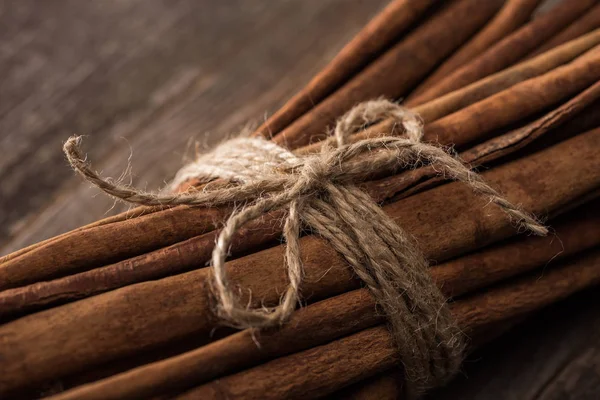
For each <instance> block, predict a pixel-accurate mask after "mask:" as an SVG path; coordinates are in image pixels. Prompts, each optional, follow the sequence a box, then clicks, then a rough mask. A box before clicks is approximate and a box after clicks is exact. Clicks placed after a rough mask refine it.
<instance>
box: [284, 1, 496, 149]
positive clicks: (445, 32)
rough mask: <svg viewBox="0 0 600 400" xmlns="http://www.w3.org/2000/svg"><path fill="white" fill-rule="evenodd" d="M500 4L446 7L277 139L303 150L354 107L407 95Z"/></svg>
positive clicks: (452, 4) (464, 3) (469, 3)
mask: <svg viewBox="0 0 600 400" xmlns="http://www.w3.org/2000/svg"><path fill="white" fill-rule="evenodd" d="M501 5H502V1H498V0H489V1H484V2H482V1H476V0H458V1H453V2H450V3H449V4H445V6H444V7H443V8H442V9H441V10H439V12H437V13H436V14H435V15H433V16H432V17H431V18H428V19H427V20H426V21H424V22H423V24H421V25H419V26H418V27H417V28H415V29H414V30H413V31H412V32H411V33H410V34H408V35H407V36H406V37H405V38H403V39H402V40H401V41H400V42H398V44H396V45H394V46H393V47H392V48H391V49H389V50H388V51H387V52H386V53H385V54H383V55H382V56H381V57H379V58H378V59H376V60H375V61H373V62H372V63H370V64H369V65H368V66H367V67H366V68H365V69H364V70H362V71H361V72H360V73H358V74H357V75H356V76H354V77H353V78H352V79H351V80H350V81H348V82H347V83H346V84H345V85H343V86H342V87H340V88H339V89H338V90H337V91H335V92H334V93H332V94H331V95H330V96H328V97H327V98H326V99H324V100H323V101H322V102H321V103H319V104H318V105H317V106H316V107H314V108H313V109H312V110H310V111H309V112H308V113H306V114H304V115H303V116H302V117H300V118H298V119H297V120H296V121H294V122H293V123H292V124H291V125H290V126H288V127H286V128H285V129H284V130H282V131H281V132H280V133H279V134H278V135H276V136H275V137H274V138H273V140H274V141H275V142H276V143H278V144H282V145H284V146H286V147H288V148H291V149H294V148H297V147H301V146H304V145H306V144H308V143H309V142H310V141H311V140H317V139H318V138H322V137H323V135H325V134H326V132H327V127H328V126H329V125H332V123H333V122H334V121H335V120H336V118H338V117H340V116H341V115H343V114H344V113H345V112H346V111H348V110H349V109H350V108H352V107H353V106H354V105H355V104H357V103H360V102H362V101H366V100H372V99H374V98H377V97H381V96H384V97H387V98H396V97H401V96H404V95H406V94H407V93H408V91H409V90H410V89H411V88H412V87H413V86H414V85H415V84H416V83H417V82H418V81H419V80H421V79H422V78H423V77H425V76H426V75H427V73H428V72H429V71H430V70H431V69H432V68H433V67H435V65H436V64H437V63H439V62H440V61H441V60H443V59H444V58H445V57H446V56H447V55H449V54H450V53H451V52H452V51H454V50H455V49H456V48H457V47H458V46H460V45H461V44H462V43H464V42H465V41H466V40H468V39H469V38H470V37H471V36H472V35H473V33H475V32H476V31H477V30H478V29H479V28H480V27H481V26H482V25H484V24H485V22H486V21H487V20H488V19H489V18H490V17H491V16H492V15H493V14H494V13H495V12H496V11H497V10H498V9H499V8H500V6H501ZM457 21H460V23H457ZM449 32H452V34H449Z"/></svg>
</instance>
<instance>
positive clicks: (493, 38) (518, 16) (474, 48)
mask: <svg viewBox="0 0 600 400" xmlns="http://www.w3.org/2000/svg"><path fill="white" fill-rule="evenodd" d="M541 2H542V1H541V0H508V1H506V3H504V6H503V7H502V8H501V9H500V11H498V14H496V16H495V17H494V18H493V19H492V20H491V21H490V22H489V23H488V24H487V25H486V26H484V27H483V29H482V30H481V31H479V32H478V33H477V34H476V35H475V36H473V38H472V39H471V40H469V41H468V42H467V43H466V44H465V45H464V46H462V47H461V48H460V49H458V50H457V51H456V52H455V53H454V54H453V55H452V56H450V57H449V58H448V59H447V60H446V61H444V62H443V63H442V65H440V66H439V67H438V68H437V69H436V70H435V71H434V72H433V73H431V74H430V75H429V76H428V77H427V79H425V80H424V81H423V82H422V83H421V84H420V85H419V86H417V88H416V89H415V90H413V91H412V92H411V94H410V95H409V96H408V97H407V98H408V99H410V98H411V97H414V96H416V95H418V94H420V93H422V92H423V91H425V90H426V89H428V88H430V87H431V86H432V85H434V84H435V83H437V82H438V81H440V80H441V79H443V78H445V77H446V76H447V75H449V74H451V73H452V72H454V70H456V69H457V68H459V67H461V66H463V65H464V64H467V63H468V62H470V61H471V60H472V59H473V58H475V57H476V56H478V55H479V54H481V53H483V52H484V51H485V50H487V49H488V48H489V47H490V46H491V45H493V44H494V43H496V42H498V41H499V40H501V39H503V38H504V37H505V36H506V35H508V34H509V33H511V32H513V31H514V30H515V29H517V28H519V27H520V26H521V25H523V24H524V23H526V22H527V21H528V20H529V17H530V16H531V13H532V12H533V10H535V8H536V7H537V6H538V5H539V4H540V3H541Z"/></svg>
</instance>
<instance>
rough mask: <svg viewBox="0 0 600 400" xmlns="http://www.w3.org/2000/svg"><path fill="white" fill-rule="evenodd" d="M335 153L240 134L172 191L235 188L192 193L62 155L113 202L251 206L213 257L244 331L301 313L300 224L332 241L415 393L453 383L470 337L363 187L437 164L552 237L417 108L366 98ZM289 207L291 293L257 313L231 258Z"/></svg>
mask: <svg viewBox="0 0 600 400" xmlns="http://www.w3.org/2000/svg"><path fill="white" fill-rule="evenodd" d="M386 118H393V119H394V120H395V121H396V122H397V123H398V124H399V125H400V126H402V127H403V128H404V131H405V132H404V133H405V135H404V137H392V136H386V137H378V138H373V139H366V140H362V141H359V142H356V143H350V144H347V143H346V142H347V139H348V137H349V135H351V134H353V133H355V132H356V131H357V130H360V129H363V128H364V126H365V125H369V124H373V123H375V122H377V121H380V120H382V119H386ZM334 135H335V138H336V142H337V147H331V146H324V147H323V149H322V151H321V152H320V153H319V154H315V155H308V156H303V157H298V156H296V155H294V154H293V153H291V152H290V151H288V150H286V149H283V148H281V147H279V146H277V145H275V144H274V143H272V142H269V141H266V140H264V139H254V138H238V139H233V140H230V141H227V142H225V143H223V144H222V145H220V146H218V147H217V148H216V149H215V150H213V151H212V152H210V153H208V154H206V155H204V156H201V157H200V158H199V159H198V160H196V161H195V162H193V163H191V164H190V165H188V166H186V167H184V168H183V169H182V170H181V171H180V172H179V173H178V174H177V176H176V178H175V180H174V182H173V186H176V185H178V184H180V183H182V182H184V181H186V180H187V179H189V178H190V177H194V178H203V179H205V180H211V179H214V178H222V179H226V180H228V181H230V182H234V183H236V185H234V186H229V187H221V188H217V189H214V190H211V189H206V190H203V191H196V192H189V193H183V194H152V193H144V192H141V191H139V190H137V189H132V188H129V187H126V186H120V185H116V184H113V183H110V182H108V181H106V180H104V179H102V178H100V177H99V176H98V174H96V173H95V172H94V171H93V170H92V169H91V166H90V165H89V164H88V163H87V162H86V161H85V159H84V157H83V156H82V154H81V152H80V150H79V147H78V146H79V144H80V141H81V138H80V137H72V138H70V139H69V140H68V141H67V142H66V143H65V145H64V151H65V153H66V155H67V157H68V159H69V162H70V163H71V165H72V167H73V168H74V169H75V170H76V171H77V172H79V173H80V174H81V175H83V176H84V177H85V179H86V180H88V181H89V182H91V183H93V184H94V185H96V186H97V187H99V188H100V189H101V190H103V191H104V192H106V193H107V194H109V195H110V196H112V197H114V198H116V199H119V200H122V201H125V202H128V203H135V204H142V205H148V206H152V205H180V204H185V205H190V206H218V205H224V204H233V203H240V202H242V203H243V204H246V205H245V206H244V207H243V208H241V209H240V210H239V211H236V212H234V213H233V214H232V215H231V216H230V217H229V219H228V220H227V222H226V224H225V226H224V228H223V229H222V230H221V232H220V233H219V236H218V239H217V242H216V245H215V248H214V250H213V253H212V267H213V272H214V283H213V287H214V291H215V294H216V297H217V299H218V309H217V313H218V315H219V316H220V317H221V318H222V319H223V320H225V321H227V322H228V323H229V324H231V325H233V326H235V327H239V328H262V327H270V326H274V325H278V324H281V323H284V322H285V321H286V320H287V319H288V318H289V317H290V315H291V314H292V313H293V312H294V310H295V308H296V305H297V303H298V300H299V296H300V294H299V293H300V287H301V283H302V278H303V275H304V272H303V266H302V258H301V248H300V234H301V228H302V226H306V227H309V228H311V229H312V230H314V231H316V232H317V233H318V234H320V235H321V236H322V237H324V238H325V239H327V240H328V241H329V242H330V243H331V244H332V246H333V247H334V248H335V249H336V250H337V251H338V252H339V253H340V254H341V255H342V256H343V257H344V258H345V259H346V261H347V262H348V264H349V265H350V266H351V267H352V268H353V270H354V272H355V273H356V274H357V275H358V277H359V278H360V279H362V280H363V281H364V282H365V284H366V285H367V286H368V288H369V289H370V291H371V293H372V294H373V296H374V297H375V298H376V300H377V301H378V304H380V305H381V307H382V308H383V310H384V312H385V314H386V315H387V317H388V321H389V322H390V325H391V328H392V332H393V335H394V338H395V341H396V344H397V346H398V352H399V356H400V359H401V360H402V363H403V364H404V367H405V368H404V369H405V374H406V377H407V382H408V385H407V387H408V389H409V393H412V394H413V395H416V394H419V393H421V392H422V391H423V390H425V389H427V388H429V387H433V386H438V385H440V384H442V383H444V382H445V381H447V380H448V379H449V378H450V377H451V376H453V375H454V374H455V373H456V372H457V371H458V369H459V367H460V363H461V362H462V359H463V349H464V344H463V343H464V341H463V337H462V334H461V332H460V330H459V328H458V326H457V325H456V323H455V322H454V320H453V318H452V316H451V315H450V312H449V310H448V307H447V306H446V299H445V298H444V297H443V296H442V294H441V293H440V291H439V289H438V288H437V287H436V286H435V284H434V283H433V282H432V280H431V278H430V275H429V274H428V272H427V262H426V260H425V259H424V257H423V255H422V254H421V252H420V251H419V249H418V246H417V245H416V244H415V243H413V241H412V240H411V238H410V236H409V235H408V234H407V233H405V232H404V231H403V230H402V229H401V228H400V226H399V225H397V224H396V223H395V222H393V221H392V220H391V219H390V218H389V217H388V216H387V215H385V213H384V212H383V211H382V209H381V208H380V207H379V206H378V205H377V204H376V203H375V202H374V201H373V200H372V199H371V198H370V197H369V196H368V195H367V194H366V193H365V192H363V191H362V190H360V189H359V188H358V187H357V186H356V183H357V182H361V181H364V180H365V179H367V178H368V177H369V175H371V174H372V173H373V172H374V171H381V170H397V169H399V168H411V167H413V168H414V167H416V166H418V165H420V164H422V163H428V164H433V165H435V166H437V167H438V168H439V169H440V171H441V172H442V173H444V174H446V175H447V176H449V177H450V178H452V179H454V180H458V181H462V182H464V183H466V184H468V185H469V186H470V187H471V188H472V189H473V190H474V191H475V192H476V193H478V194H481V195H484V196H487V197H488V198H489V200H490V201H491V202H492V203H495V204H497V205H498V206H499V207H500V208H502V210H504V212H505V213H506V214H508V216H509V217H510V218H512V219H514V220H515V221H517V222H518V223H519V224H520V225H522V226H524V227H525V228H526V229H528V230H530V231H532V232H534V233H535V234H538V235H545V234H546V233H547V229H546V228H545V227H544V226H542V225H541V224H540V223H539V222H538V221H537V220H536V219H535V218H534V217H533V216H531V215H529V214H528V213H526V212H525V211H523V210H521V209H519V208H518V207H516V206H514V205H512V204H511V203H510V202H509V201H508V200H506V199H505V198H503V197H501V196H500V195H499V194H498V193H497V192H496V191H495V190H494V189H493V188H491V187H490V186H489V185H487V184H486V183H485V182H484V181H483V179H482V177H481V176H480V175H478V174H477V173H475V172H473V171H471V170H470V169H469V168H467V167H466V166H464V165H463V164H462V163H461V162H460V161H459V160H458V159H456V158H454V157H452V156H451V155H449V154H448V153H446V152H445V151H444V150H443V149H442V148H440V147H438V146H435V145H432V144H427V143H423V142H422V141H421V140H422V137H423V125H422V123H421V121H420V120H419V118H418V117H417V116H416V115H415V114H413V113H412V112H410V111H409V110H407V109H405V108H402V107H400V106H398V105H396V104H394V103H391V102H389V101H386V100H375V101H369V102H365V103H361V104H359V105H357V106H356V107H354V108H353V109H352V110H350V111H349V112H348V113H347V114H346V115H344V116H343V117H342V118H340V120H339V121H338V122H337V125H336V127H335V130H334ZM280 209H285V210H286V211H287V216H286V218H285V224H284V227H283V237H284V239H285V242H286V249H285V260H286V266H287V274H288V278H289V286H288V288H287V290H286V291H285V293H284V294H283V296H282V298H281V301H280V304H279V305H277V306H275V307H270V308H266V307H262V308H248V307H247V306H245V305H243V304H241V303H240V300H239V298H238V297H237V296H236V294H235V293H234V291H233V290H232V288H231V285H230V283H229V279H228V276H227V270H226V268H225V259H226V256H227V253H228V249H229V247H230V245H231V241H232V239H233V237H234V235H235V233H236V232H237V231H238V230H239V229H240V228H241V227H242V226H244V225H245V224H247V223H248V222H250V221H252V220H254V219H256V218H259V217H260V216H262V215H264V214H266V213H269V212H271V211H275V210H280Z"/></svg>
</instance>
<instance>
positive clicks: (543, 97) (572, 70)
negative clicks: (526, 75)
mask: <svg viewBox="0 0 600 400" xmlns="http://www.w3.org/2000/svg"><path fill="white" fill-rule="evenodd" d="M595 50H596V49H592V50H590V51H589V52H588V53H586V54H584V55H583V56H581V57H579V58H577V59H576V60H574V61H572V62H571V63H569V64H567V65H564V66H561V67H558V68H555V69H554V70H552V71H550V72H547V73H546V74H544V75H542V76H539V77H536V78H532V79H529V80H526V81H524V82H521V83H518V84H516V85H514V86H513V87H511V88H509V89H507V90H504V91H502V92H500V93H498V94H495V95H493V96H491V97H488V98H486V99H484V100H482V101H480V102H477V103H475V104H472V105H470V106H468V107H466V108H464V109H462V110H460V111H458V112H455V113H453V114H450V115H448V116H446V117H444V118H442V119H439V120H437V121H435V122H433V123H431V124H429V125H428V126H427V127H426V128H425V137H426V139H427V140H428V141H436V142H439V143H452V138H456V137H457V136H458V135H457V134H456V133H455V132H456V131H459V130H460V132H461V134H460V141H458V140H454V141H453V143H454V145H455V146H456V147H457V148H461V147H464V146H465V145H467V144H469V143H472V142H473V141H475V140H481V138H482V136H483V137H485V136H484V135H482V134H485V133H491V132H492V129H494V128H491V127H492V126H493V127H495V128H496V129H497V128H498V127H505V126H508V125H509V124H511V123H513V122H515V121H519V120H521V119H523V118H525V117H527V116H530V115H533V114H534V113H536V112H539V111H541V110H543V109H544V108H545V107H548V106H550V105H552V104H556V103H559V102H560V101H562V100H564V99H566V98H567V97H569V96H572V95H574V94H576V93H578V92H580V91H582V90H584V89H586V88H587V87H588V86H590V85H592V84H594V83H596V82H597V81H598V77H599V76H600V51H595ZM540 85H543V86H540ZM467 115H477V116H478V118H467Z"/></svg>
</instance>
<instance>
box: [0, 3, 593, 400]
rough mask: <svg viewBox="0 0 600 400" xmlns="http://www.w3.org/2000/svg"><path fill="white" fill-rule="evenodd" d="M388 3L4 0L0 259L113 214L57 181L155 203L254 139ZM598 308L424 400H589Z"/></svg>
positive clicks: (512, 341)
mask: <svg viewBox="0 0 600 400" xmlns="http://www.w3.org/2000/svg"><path fill="white" fill-rule="evenodd" d="M385 3H386V0H327V1H323V0H286V1H271V0H228V1H217V0H212V1H211V0H171V1H167V0H164V1H159V0H126V1H125V0H102V1H96V2H88V1H79V0H47V1H36V0H1V1H0V89H1V90H0V146H1V148H0V150H1V153H0V154H2V156H1V157H0V182H2V184H1V185H0V255H3V254H6V253H9V252H11V251H13V250H17V249H19V248H21V247H23V246H25V245H28V244H31V243H34V242H36V241H39V240H42V239H45V238H47V237H51V236H53V235H56V234H59V233H62V232H64V231H66V230H69V229H72V228H75V227H77V226H80V225H82V224H85V223H88V222H92V221H95V220H97V219H99V218H101V217H103V216H105V215H109V214H111V213H115V212H116V211H119V210H122V209H123V206H121V205H117V206H115V207H114V208H113V203H112V202H111V201H110V200H108V199H107V198H106V197H104V196H103V195H100V194H98V192H97V191H95V190H93V189H91V188H89V185H86V184H83V183H81V181H80V180H79V179H78V178H76V177H75V176H74V174H73V173H72V171H70V169H69V168H68V166H67V163H66V161H65V159H64V157H63V155H62V152H61V146H62V142H63V141H64V140H65V139H66V138H67V137H68V136H70V135H72V134H74V133H77V134H84V135H86V136H87V137H86V140H85V142H84V143H85V144H84V145H85V149H86V151H87V152H88V154H89V157H90V159H92V160H93V161H94V165H95V167H96V168H97V169H99V170H102V171H103V172H104V174H105V175H108V176H115V177H118V176H119V175H120V174H121V173H122V171H123V170H125V168H126V167H127V165H128V159H129V158H130V160H131V171H132V173H131V174H130V175H127V176H126V177H125V179H126V180H127V181H129V180H131V182H132V183H133V184H134V185H136V186H142V187H147V188H148V189H156V188H159V187H161V186H162V185H163V184H164V182H165V181H167V180H169V179H170V178H171V177H172V176H173V174H174V172H175V171H176V170H177V169H178V168H179V167H180V166H181V165H182V164H183V163H184V161H185V160H186V157H190V156H193V152H194V149H193V146H191V143H193V141H194V140H197V141H199V142H200V143H204V144H206V145H210V144H211V143H214V141H216V140H218V139H219V138H223V137H226V136H227V135H230V134H233V133H235V132H238V131H239V130H240V129H241V128H243V127H244V126H246V125H248V124H258V123H260V122H261V121H262V119H263V118H264V116H265V115H267V114H269V113H272V112H273V111H274V110H276V109H277V107H279V106H280V105H281V104H282V103H283V102H284V101H285V100H286V99H287V98H289V97H290V96H291V95H292V94H293V93H294V92H295V91H296V90H298V89H299V88H300V87H302V86H303V85H304V84H305V83H306V82H307V81H308V80H309V79H310V77H311V76H312V75H314V73H316V72H317V71H318V70H319V69H320V68H321V67H322V66H323V65H324V64H325V63H326V62H327V61H328V60H329V59H330V58H331V57H332V56H333V55H334V54H335V53H336V52H337V51H338V50H339V49H340V48H341V47H342V46H343V45H344V44H345V43H346V42H347V41H348V40H349V39H350V38H351V37H352V36H353V35H354V34H355V33H356V32H357V31H358V30H359V29H360V28H361V26H362V25H364V24H365V23H366V22H367V21H368V20H369V18H370V17H371V16H372V15H374V14H375V13H376V12H377V10H378V9H380V8H381V7H382V6H383V5H384V4H385ZM599 304H600V295H598V293H596V291H589V292H587V293H584V294H581V295H578V296H575V297H574V298H572V299H570V300H567V301H565V302H564V303H562V304H559V305H557V306H554V307H551V308H549V309H547V310H545V311H543V312H541V313H539V314H537V315H535V316H533V317H532V318H531V319H530V320H529V321H528V322H526V323H524V324H521V325H519V326H518V327H516V328H515V329H514V330H513V331H512V333H510V334H508V335H505V336H504V337H503V338H501V339H499V340H497V341H495V342H493V343H491V344H489V345H488V346H486V347H485V348H484V349H482V350H481V351H479V352H478V353H476V354H475V355H473V356H471V357H470V358H469V360H468V362H467V363H466V364H465V368H464V371H465V372H464V375H463V376H461V377H459V378H457V379H456V380H455V382H453V383H452V384H451V385H449V386H448V387H447V388H444V389H442V390H439V391H437V392H436V393H434V394H432V395H431V396H429V397H430V398H432V399H458V398H461V399H544V400H550V399H552V400H554V399H600V312H598V307H597V306H598V305H599Z"/></svg>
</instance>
